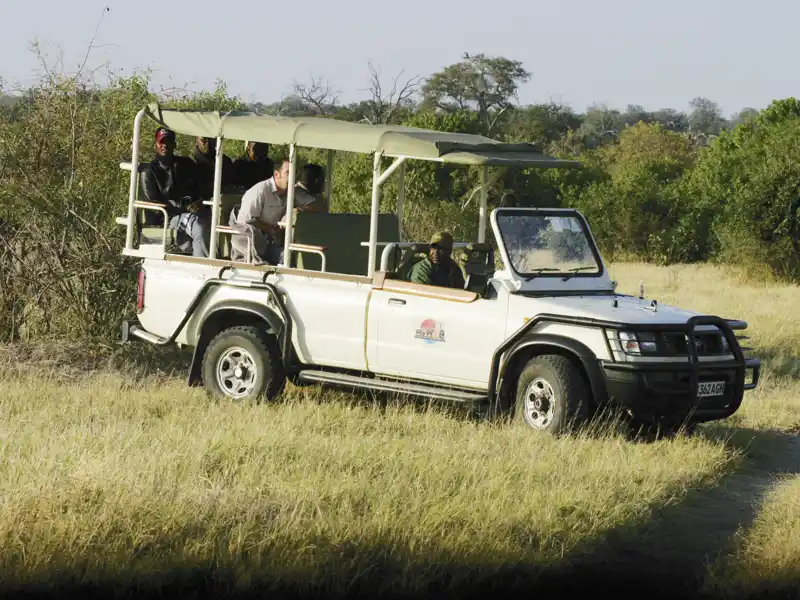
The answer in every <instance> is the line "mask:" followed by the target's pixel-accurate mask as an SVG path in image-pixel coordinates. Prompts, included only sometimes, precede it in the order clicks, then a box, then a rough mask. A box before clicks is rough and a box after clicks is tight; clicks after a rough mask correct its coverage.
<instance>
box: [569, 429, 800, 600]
mask: <svg viewBox="0 0 800 600" xmlns="http://www.w3.org/2000/svg"><path fill="white" fill-rule="evenodd" d="M696 435H701V436H704V437H707V438H709V439H712V440H714V441H717V442H723V443H725V444H726V445H727V446H729V447H730V448H731V449H733V450H740V451H742V452H744V453H745V455H746V457H747V458H746V461H745V464H744V465H743V466H742V467H741V468H740V469H738V470H737V471H735V472H733V473H730V474H728V475H726V476H725V477H723V478H722V479H721V480H720V481H719V482H718V483H717V485H715V486H713V487H711V488H706V489H695V490H691V491H690V492H689V493H688V494H687V495H686V496H685V497H684V498H683V499H682V500H681V501H680V502H677V503H675V504H672V505H668V506H665V507H663V508H661V509H659V510H657V511H656V512H655V513H654V514H653V515H652V519H651V521H650V522H649V523H648V524H647V525H646V526H644V527H641V526H630V527H628V526H625V527H622V528H619V529H616V530H612V531H609V532H608V533H607V534H606V535H604V536H603V540H602V542H601V543H599V544H596V545H593V546H591V547H585V548H583V549H582V550H581V551H579V552H578V553H576V554H574V555H573V556H572V557H571V559H570V561H569V562H570V567H569V569H568V571H567V572H566V573H563V574H560V575H558V576H556V581H559V582H560V583H559V585H563V586H564V587H563V588H562V589H564V590H569V589H570V588H571V586H573V585H578V586H580V585H581V584H580V583H577V584H576V583H573V582H572V579H585V578H588V579H593V578H595V577H600V578H602V577H605V576H607V575H608V574H610V573H619V574H634V573H635V574H636V579H637V580H639V579H640V578H641V580H642V585H643V586H645V587H643V588H642V593H645V590H647V589H649V591H648V592H647V595H648V596H650V597H651V598H652V597H653V594H654V593H655V595H656V596H657V597H676V596H680V597H695V598H713V597H715V594H714V593H713V592H711V591H710V589H711V588H705V587H704V586H705V583H706V578H707V575H708V569H709V566H711V565H712V564H714V563H715V562H716V561H717V560H719V559H721V558H723V557H724V556H726V555H728V554H729V553H732V552H733V551H734V550H735V544H736V541H737V537H736V534H737V532H739V531H740V530H741V529H747V528H749V527H750V526H751V525H752V524H753V522H754V520H755V518H756V516H757V514H758V511H759V508H760V506H761V505H762V503H763V502H764V500H765V497H766V495H767V494H768V493H769V492H770V490H771V489H772V487H773V485H774V484H775V481H776V478H778V477H780V476H781V475H796V474H800V440H798V438H797V436H795V435H791V434H789V433H785V432H781V431H763V430H752V429H733V428H728V427H724V426H719V425H714V426H710V427H707V428H704V429H701V430H699V432H698V433H697V434H696ZM647 582H649V583H647ZM654 588H655V589H654ZM786 592H787V591H786V590H775V592H774V593H775V597H786V596H785V595H784V594H786ZM662 594H663V595H662ZM758 597H759V598H760V597H766V596H764V595H763V594H759V596H758Z"/></svg>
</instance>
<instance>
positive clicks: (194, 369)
mask: <svg viewBox="0 0 800 600" xmlns="http://www.w3.org/2000/svg"><path fill="white" fill-rule="evenodd" d="M278 298H280V297H278ZM284 309H285V307H284ZM223 311H236V312H240V313H248V314H250V315H253V316H256V317H258V318H260V319H262V320H263V321H265V322H266V323H267V324H268V325H269V326H270V328H271V329H272V331H273V332H274V334H275V337H276V339H277V340H278V347H279V348H280V351H281V356H282V357H283V362H284V366H285V367H290V366H291V365H289V364H287V363H289V362H291V356H292V354H293V350H294V348H292V340H291V337H290V335H291V333H290V332H291V323H289V324H288V328H289V335H284V334H285V333H286V330H287V324H286V323H285V322H284V321H283V319H282V318H281V317H280V316H279V315H278V314H277V313H276V311H275V310H273V309H271V308H270V307H268V306H265V305H264V304H262V303H258V302H253V301H250V300H226V301H223V302H220V303H219V304H215V305H214V306H213V308H211V309H209V310H208V312H206V313H205V314H204V315H203V320H202V321H200V323H199V324H198V326H197V329H196V331H197V332H198V335H197V336H196V339H195V344H194V350H193V352H192V362H191V365H190V366H189V382H188V383H189V386H197V385H200V383H201V376H200V367H201V363H202V357H203V354H204V353H205V349H206V347H207V346H208V343H209V342H210V341H211V340H210V339H208V337H209V336H207V335H205V334H204V331H203V330H204V328H205V326H206V323H207V322H208V320H209V319H211V318H213V316H214V315H215V314H219V313H221V312H223ZM286 345H288V346H289V348H285V346H286ZM287 372H290V369H289V368H287Z"/></svg>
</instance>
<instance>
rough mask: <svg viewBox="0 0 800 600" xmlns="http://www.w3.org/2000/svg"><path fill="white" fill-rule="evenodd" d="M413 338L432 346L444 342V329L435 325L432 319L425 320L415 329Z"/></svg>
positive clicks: (440, 325) (439, 324) (439, 325)
mask: <svg viewBox="0 0 800 600" xmlns="http://www.w3.org/2000/svg"><path fill="white" fill-rule="evenodd" d="M414 337H415V338H416V339H418V340H422V341H423V342H425V343H426V344H434V343H436V342H444V341H446V340H445V339H444V329H442V324H441V323H437V322H436V321H434V320H433V319H425V320H424V321H423V322H422V324H421V325H420V326H419V329H417V332H416V334H415V335H414Z"/></svg>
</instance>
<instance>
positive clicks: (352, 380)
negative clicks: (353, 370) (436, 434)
mask: <svg viewBox="0 0 800 600" xmlns="http://www.w3.org/2000/svg"><path fill="white" fill-rule="evenodd" d="M298 378H299V379H300V381H304V382H307V383H327V384H331V385H338V386H343V387H353V388H359V389H365V390H376V391H381V392H398V393H401V394H409V395H412V396H421V397H423V398H436V399H438V400H453V401H456V402H481V401H483V400H486V394H485V393H481V392H478V391H475V392H470V391H466V390H464V391H462V390H454V389H447V388H439V387H434V386H428V385H424V384H420V383H406V382H401V381H390V380H388V379H374V378H372V377H359V376H358V375H346V374H344V373H331V372H329V371H301V372H300V373H299V375H298Z"/></svg>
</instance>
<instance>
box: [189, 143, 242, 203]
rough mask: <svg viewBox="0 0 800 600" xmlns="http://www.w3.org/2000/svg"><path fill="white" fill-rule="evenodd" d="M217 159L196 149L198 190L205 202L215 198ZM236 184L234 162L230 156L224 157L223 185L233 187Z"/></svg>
mask: <svg viewBox="0 0 800 600" xmlns="http://www.w3.org/2000/svg"><path fill="white" fill-rule="evenodd" d="M215 160H216V158H215V156H214V155H213V154H212V155H211V156H207V155H205V154H203V153H202V152H200V150H199V149H198V148H197V146H195V148H194V164H195V169H196V172H197V189H198V192H199V193H200V197H201V198H202V199H203V200H211V198H213V197H214V162H215ZM234 183H235V177H234V171H233V161H232V160H231V159H230V157H229V156H226V155H224V154H223V155H222V185H223V187H224V186H227V185H233V184H234Z"/></svg>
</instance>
